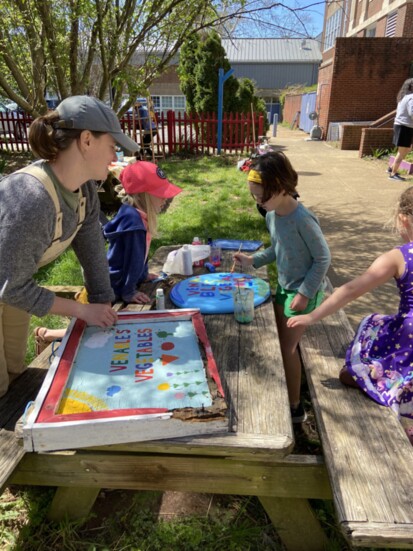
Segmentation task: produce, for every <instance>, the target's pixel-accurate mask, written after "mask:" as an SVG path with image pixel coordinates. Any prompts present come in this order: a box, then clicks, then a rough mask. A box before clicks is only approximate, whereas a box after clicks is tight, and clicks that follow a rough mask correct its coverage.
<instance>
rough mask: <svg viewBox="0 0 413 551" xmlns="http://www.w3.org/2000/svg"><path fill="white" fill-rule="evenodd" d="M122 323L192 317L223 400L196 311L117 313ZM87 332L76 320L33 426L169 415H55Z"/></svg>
mask: <svg viewBox="0 0 413 551" xmlns="http://www.w3.org/2000/svg"><path fill="white" fill-rule="evenodd" d="M120 315H121V317H122V320H128V319H130V320H136V319H140V320H153V319H161V318H169V319H170V318H171V317H174V318H179V317H181V318H183V317H185V318H187V317H188V316H190V317H191V320H192V324H193V326H194V329H195V333H196V335H197V337H198V339H199V341H200V342H201V344H202V346H203V347H204V350H205V355H206V358H207V365H206V371H207V374H208V375H209V376H210V377H211V378H212V379H213V380H214V381H215V383H216V385H217V387H218V391H219V393H220V394H221V396H222V397H224V391H223V388H222V384H221V379H220V377H219V373H218V368H217V365H216V363H215V359H214V356H213V353H212V349H211V345H210V343H209V340H208V335H207V333H206V329H205V325H204V322H203V319H202V315H201V313H200V312H199V310H189V309H187V310H170V311H165V312H153V311H151V312H144V313H142V312H139V313H134V312H128V313H125V314H123V313H120ZM85 328H86V323H85V322H84V321H82V320H76V321H75V323H74V325H73V327H72V330H71V332H70V335H69V337H68V340H67V342H66V346H65V349H64V351H63V354H62V356H61V358H60V360H59V363H58V367H57V370H56V373H55V375H54V378H53V381H52V383H51V385H50V387H49V390H48V392H47V394H46V397H45V399H44V401H43V404H42V406H41V408H40V411H39V414H38V416H37V419H36V421H35V423H61V422H65V421H87V420H93V419H107V418H112V417H128V416H137V415H150V414H160V413H168V411H169V410H167V409H165V408H129V409H112V410H107V411H92V412H87V413H71V414H70V415H68V414H65V415H61V414H56V413H55V412H56V410H57V408H58V406H59V404H60V400H61V397H62V394H63V391H64V389H65V385H66V382H67V380H68V377H69V375H70V370H71V367H72V364H73V361H74V359H75V356H76V352H77V350H78V348H79V345H80V341H81V338H82V336H83V333H84V331H85Z"/></svg>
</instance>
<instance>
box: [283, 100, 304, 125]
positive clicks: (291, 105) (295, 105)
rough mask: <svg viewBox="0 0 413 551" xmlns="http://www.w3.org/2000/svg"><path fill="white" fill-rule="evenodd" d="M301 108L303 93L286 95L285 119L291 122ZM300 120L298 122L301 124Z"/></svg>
mask: <svg viewBox="0 0 413 551" xmlns="http://www.w3.org/2000/svg"><path fill="white" fill-rule="evenodd" d="M300 109H301V94H298V95H288V96H286V97H285V103H284V107H283V121H284V122H288V124H291V123H292V122H293V120H294V117H295V114H296V113H297V111H300ZM299 122H300V121H299V120H298V121H297V123H298V124H299Z"/></svg>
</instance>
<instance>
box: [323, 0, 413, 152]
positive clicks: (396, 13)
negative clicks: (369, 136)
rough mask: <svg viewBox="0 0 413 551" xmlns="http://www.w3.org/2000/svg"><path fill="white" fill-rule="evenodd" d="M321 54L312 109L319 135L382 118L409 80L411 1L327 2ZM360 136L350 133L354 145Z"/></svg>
mask: <svg viewBox="0 0 413 551" xmlns="http://www.w3.org/2000/svg"><path fill="white" fill-rule="evenodd" d="M321 50H322V63H321V66H320V69H319V77H318V89H317V110H318V112H319V115H320V118H319V122H320V125H321V126H322V127H323V129H324V137H326V136H327V134H328V131H330V132H329V133H330V134H331V130H332V128H334V126H335V125H334V124H333V125H330V123H343V122H351V123H352V124H354V123H357V122H358V123H368V122H372V121H375V120H377V119H379V118H381V117H383V116H384V115H386V114H388V113H389V112H391V111H393V110H394V109H395V108H396V95H397V92H398V90H399V88H400V86H401V85H402V83H403V82H404V80H405V79H406V78H409V77H410V76H413V0H393V1H392V2H391V1H389V0H343V1H341V2H340V1H339V2H327V4H326V10H325V16H324V29H323V38H322V47H321ZM385 126H388V127H391V126H392V122H388V123H387V125H385ZM360 134H361V130H360V129H359V130H356V129H353V130H352V136H353V141H354V144H353V145H354V146H355V147H356V145H357V136H359V137H360ZM387 134H388V135H390V134H389V133H387ZM333 139H334V138H333ZM358 141H360V140H359V139H358Z"/></svg>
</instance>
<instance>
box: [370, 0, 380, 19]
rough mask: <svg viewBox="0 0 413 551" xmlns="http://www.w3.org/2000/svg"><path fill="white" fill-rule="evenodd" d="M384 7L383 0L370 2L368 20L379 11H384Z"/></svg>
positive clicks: (371, 0)
mask: <svg viewBox="0 0 413 551" xmlns="http://www.w3.org/2000/svg"><path fill="white" fill-rule="evenodd" d="M382 6H383V0H370V1H369V3H368V7H367V17H366V19H369V17H372V16H373V15H375V14H376V13H379V11H380V10H381V9H382Z"/></svg>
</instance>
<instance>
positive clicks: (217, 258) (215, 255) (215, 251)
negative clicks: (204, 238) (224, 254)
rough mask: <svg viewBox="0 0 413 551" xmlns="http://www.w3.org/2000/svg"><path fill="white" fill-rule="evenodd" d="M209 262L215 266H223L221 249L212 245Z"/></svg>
mask: <svg viewBox="0 0 413 551" xmlns="http://www.w3.org/2000/svg"><path fill="white" fill-rule="evenodd" d="M209 260H210V262H211V264H212V265H213V266H221V248H220V247H216V246H215V245H211V252H210V253H209Z"/></svg>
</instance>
